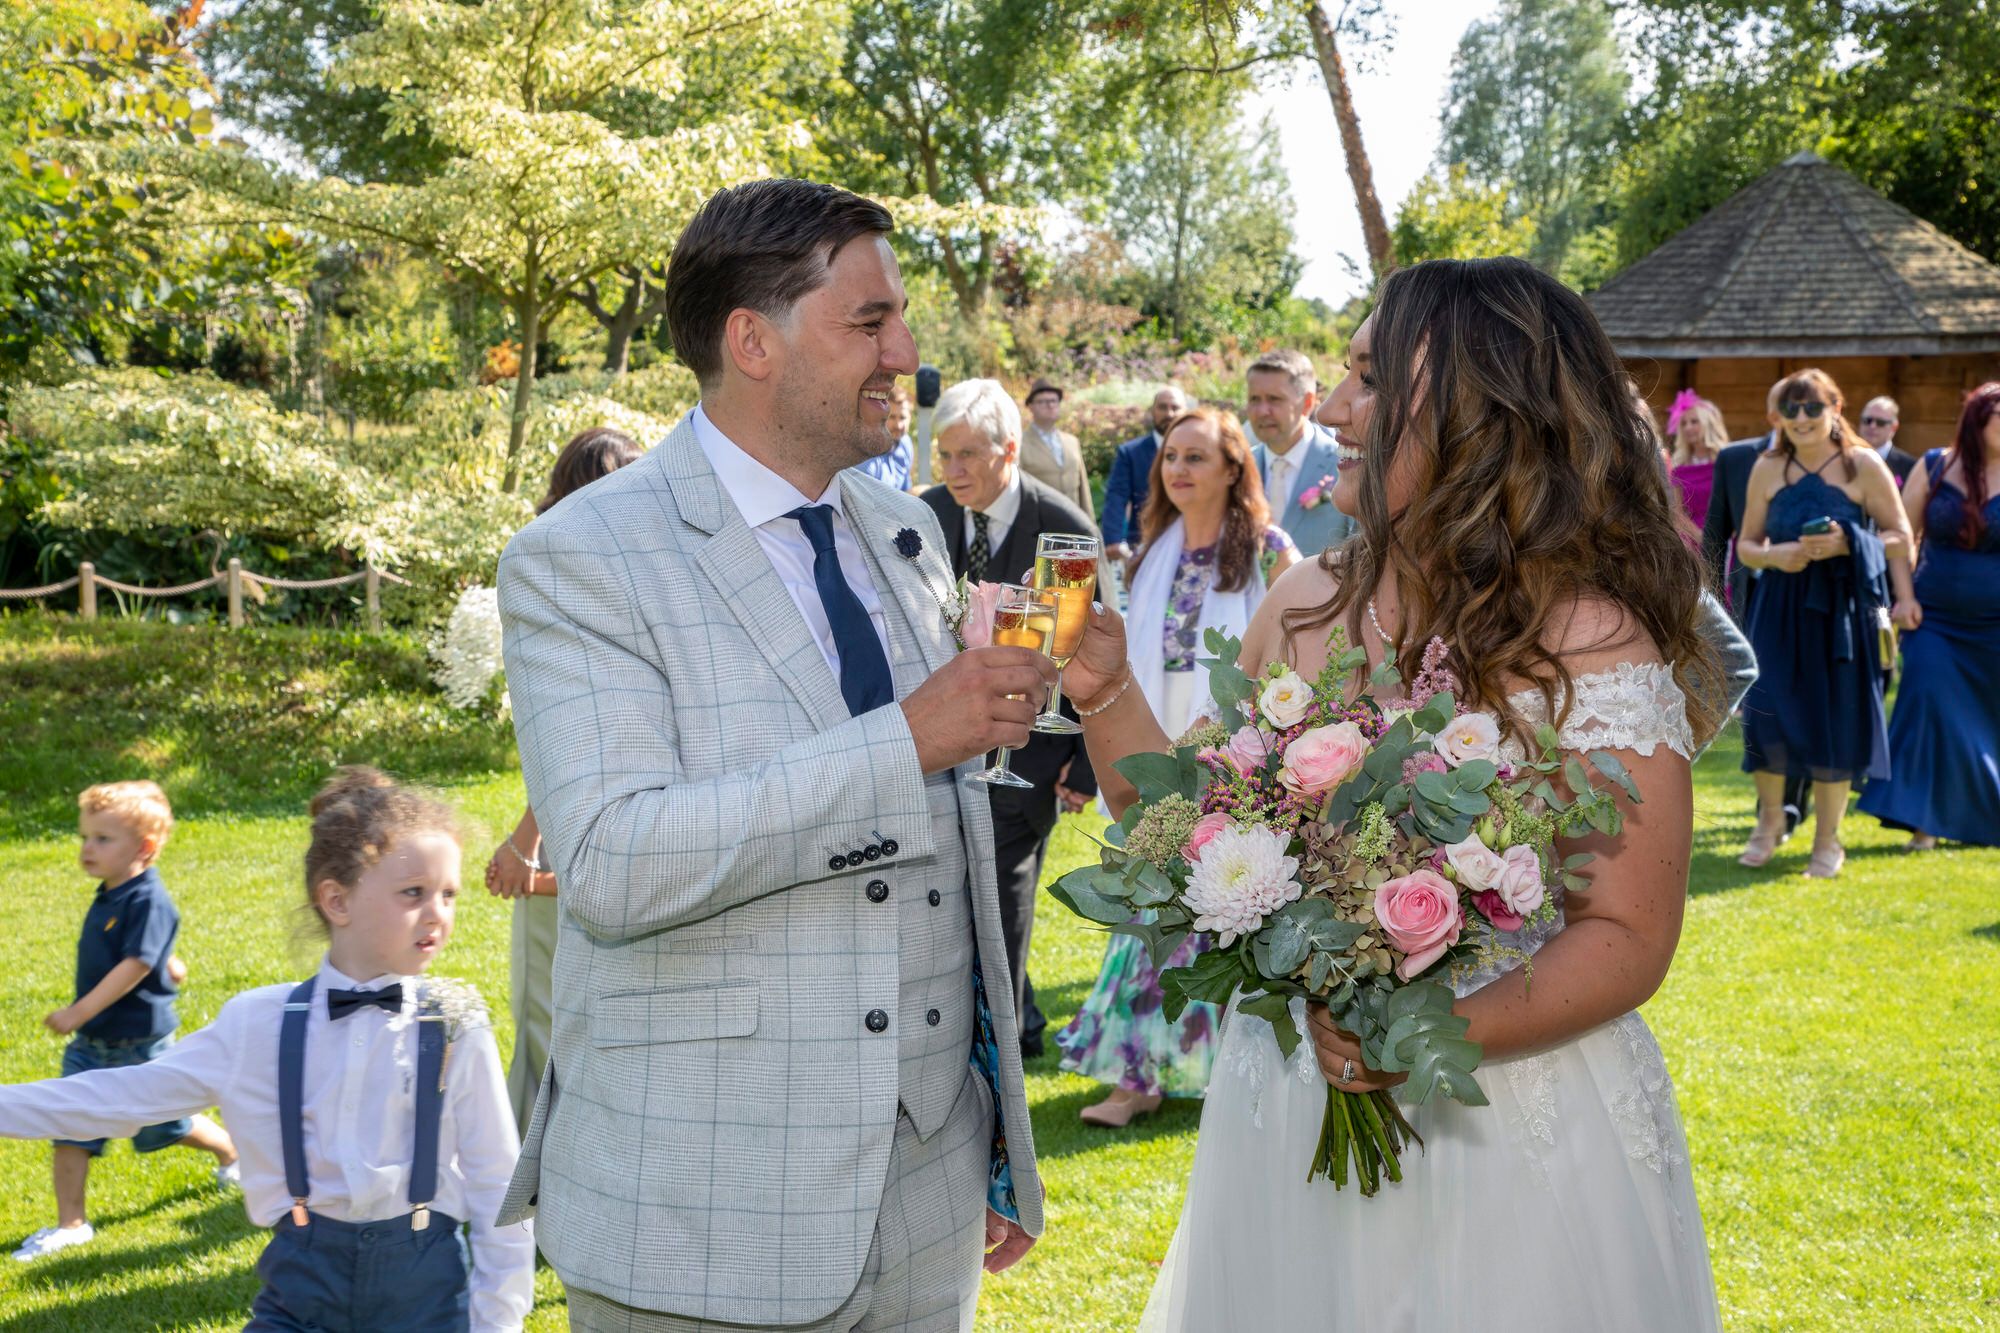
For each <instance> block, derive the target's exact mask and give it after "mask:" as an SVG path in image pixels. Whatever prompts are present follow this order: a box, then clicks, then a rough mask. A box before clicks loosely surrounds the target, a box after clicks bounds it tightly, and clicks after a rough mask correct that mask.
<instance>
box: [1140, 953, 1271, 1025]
mask: <svg viewBox="0 0 2000 1333" xmlns="http://www.w3.org/2000/svg"><path fill="white" fill-rule="evenodd" d="M1254 980H1255V978H1254V977H1251V976H1249V975H1247V974H1246V972H1245V968H1244V965H1243V960H1242V957H1241V955H1239V954H1238V953H1237V951H1236V950H1235V949H1211V950H1209V951H1208V952H1207V953H1205V954H1201V955H1199V956H1197V957H1196V958H1195V960H1194V961H1193V962H1192V963H1190V964H1188V965H1187V966H1186V967H1170V968H1168V969H1167V970H1166V971H1164V972H1162V973H1160V990H1161V993H1162V995H1163V996H1164V1003H1163V1004H1162V1006H1161V1008H1162V1011H1163V1012H1164V1013H1165V1014H1166V1016H1167V1021H1168V1022H1170V1023H1171V1022H1173V1021H1175V1020H1176V1019H1178V1018H1179V1017H1180V1016H1181V1011H1182V1010H1183V1009H1185V1008H1186V1007H1187V1006H1188V1003H1189V1002H1190V1001H1197V1002H1200V1003H1202V1004H1227V1003H1229V997H1230V996H1232V995H1234V994H1235V993H1236V988H1237V987H1238V986H1240V985H1243V984H1244V983H1246V982H1252V981H1254Z"/></svg>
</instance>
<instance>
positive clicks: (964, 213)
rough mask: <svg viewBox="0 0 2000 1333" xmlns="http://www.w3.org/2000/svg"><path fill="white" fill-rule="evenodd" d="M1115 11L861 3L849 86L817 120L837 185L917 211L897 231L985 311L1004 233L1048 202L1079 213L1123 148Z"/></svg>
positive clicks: (995, 0) (887, 0)
mask: <svg viewBox="0 0 2000 1333" xmlns="http://www.w3.org/2000/svg"><path fill="white" fill-rule="evenodd" d="M1118 8H1119V7H1118V5H1117V4H1116V3H1115V2H1114V0H987V2H986V3H980V4H968V3H964V0H870V2H869V3H863V4H857V5H855V6H854V10H853V17H852V20H851V22H850V25H849V27H848V32H847V55H846V65H845V67H844V69H843V70H842V78H841V80H839V81H838V82H835V83H832V84H829V85H828V87H827V88H826V90H825V99H824V102H823V105H822V107H821V111H820V114H821V118H822V121H823V123H824V124H825V125H826V127H827V128H826V132H825V134H824V135H823V136H822V140H821V146H822V148H823V150H824V151H825V153H826V154H827V156H828V159H829V162H830V169H831V170H832V172H833V174H834V177H835V179H838V180H840V181H842V182H843V183H845V184H847V185H849V186H851V187H853V188H856V189H861V190H866V191H868V192H870V193H873V194H877V195H882V196H891V197H904V198H921V199H922V200H924V201H925V203H924V204H923V205H922V206H920V207H918V208H915V209H906V208H899V209H898V210H897V221H898V224H899V231H901V232H902V233H903V238H904V240H905V242H906V243H909V244H914V245H916V246H918V247H920V256H919V257H920V258H923V259H928V260H930V261H932V262H934V263H935V264H936V265H937V266H938V267H939V268H940V269H941V270H942V271H943V273H944V275H945V277H946V279H947V280H948V281H949V282H950V284H951V289H952V294H953V296H954V298H955V299H956V301H957V304H958V308H959V310H960V312H961V313H962V314H963V315H965V316H966V317H968V318H971V317H974V316H976V315H977V314H978V313H979V312H980V311H981V310H982V309H983V308H984V307H985V305H986V301H987V297H988V295H989V294H990V293H991V291H992V289H993V284H994V279H995V276H996V274H997V271H998V266H999V263H1000V261H1001V252H1002V248H1003V246H1004V245H1005V244H1006V242H1007V240H1008V239H1009V236H1010V234H1011V233H1015V232H1024V231H1028V230H1032V229H1033V228H1034V226H1036V225H1037V223H1038V221H1039V214H1040V211H1041V210H1042V209H1043V208H1044V207H1045V206H1046V205H1049V204H1065V203H1074V204H1076V205H1078V206H1079V207H1080V208H1082V207H1087V206H1088V201H1089V200H1091V199H1093V198H1095V197H1097V196H1098V195H1100V194H1101V193H1102V189H1103V184H1104V181H1105V179H1106V174H1107V171H1108V170H1109V168H1110V166H1111V165H1112V164H1113V163H1114V162H1115V161H1116V160H1118V158H1119V156H1120V154H1121V152H1123V151H1125V150H1126V149H1127V148H1128V147H1129V139H1128V138H1127V130H1128V125H1129V109H1128V108H1125V107H1121V106H1118V105H1116V104H1115V103H1114V102H1112V101H1111V100H1110V99H1108V98H1107V97H1106V96H1105V90H1106V87H1107V85H1109V84H1111V83H1112V82H1113V81H1114V80H1115V78H1116V75H1117V73H1118V71H1119V70H1120V69H1121V68H1122V67H1123V64H1124V61H1125V59H1126V56H1127V54H1128V49H1127V48H1126V47H1125V45H1124V44H1122V43H1121V42H1120V41H1118V40H1117V35H1116V31H1115V28H1114V27H1110V26H1107V25H1115V23H1116V22H1117V20H1118V13H1117V10H1118Z"/></svg>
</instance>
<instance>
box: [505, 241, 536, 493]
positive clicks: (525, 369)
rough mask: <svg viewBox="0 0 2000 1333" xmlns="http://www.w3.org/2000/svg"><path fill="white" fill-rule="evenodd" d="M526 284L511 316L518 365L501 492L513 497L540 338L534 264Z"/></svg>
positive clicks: (526, 435) (518, 483) (533, 383)
mask: <svg viewBox="0 0 2000 1333" xmlns="http://www.w3.org/2000/svg"><path fill="white" fill-rule="evenodd" d="M526 276H527V281H526V282H525V283H523V284H522V285H521V294H520V296H519V297H518V298H517V299H516V300H515V302H514V314H515V317H516V319H517V320H518V321H519V322H520V325H521V364H520V368H519V369H518V370H517V371H516V372H515V378H514V415H513V417H512V419H511V420H510V421H509V422H508V423H507V475H506V477H505V478H504V479H503V480H502V481H501V483H500V489H501V490H503V491H505V492H507V493H508V494H509V495H512V494H513V493H514V492H515V491H516V490H518V489H519V488H520V485H521V455H522V453H523V452H524V449H525V447H526V445H527V443H528V406H529V404H530V402H531V401H532V400H533V398H534V393H535V344H536V343H538V342H540V341H541V337H542V303H541V298H540V294H539V293H538V292H537V291H536V290H535V284H536V283H537V281H539V279H540V276H541V275H540V274H539V273H538V272H536V265H535V263H534V261H533V260H530V261H529V263H528V272H527V275H526Z"/></svg>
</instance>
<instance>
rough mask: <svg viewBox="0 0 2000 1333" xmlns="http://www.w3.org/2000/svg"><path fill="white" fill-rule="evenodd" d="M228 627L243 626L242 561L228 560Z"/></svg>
mask: <svg viewBox="0 0 2000 1333" xmlns="http://www.w3.org/2000/svg"><path fill="white" fill-rule="evenodd" d="M229 628H231V629H242V628H243V562H242V561H241V560H238V559H236V558H235V557H234V556H231V557H230V560H229Z"/></svg>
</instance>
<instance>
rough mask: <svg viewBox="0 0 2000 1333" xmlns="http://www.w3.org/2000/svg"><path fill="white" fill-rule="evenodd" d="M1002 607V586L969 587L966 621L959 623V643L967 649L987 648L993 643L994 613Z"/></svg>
mask: <svg viewBox="0 0 2000 1333" xmlns="http://www.w3.org/2000/svg"><path fill="white" fill-rule="evenodd" d="M999 605H1000V585H999V584H997V583H975V584H972V585H970V587H968V589H967V592H966V600H965V619H964V620H962V621H960V622H959V626H958V638H959V642H960V643H962V644H964V645H965V646H966V647H967V648H985V647H987V646H989V645H990V644H991V643H992V642H993V612H994V610H995V609H996V608H997V607H998V606H999Z"/></svg>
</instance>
